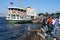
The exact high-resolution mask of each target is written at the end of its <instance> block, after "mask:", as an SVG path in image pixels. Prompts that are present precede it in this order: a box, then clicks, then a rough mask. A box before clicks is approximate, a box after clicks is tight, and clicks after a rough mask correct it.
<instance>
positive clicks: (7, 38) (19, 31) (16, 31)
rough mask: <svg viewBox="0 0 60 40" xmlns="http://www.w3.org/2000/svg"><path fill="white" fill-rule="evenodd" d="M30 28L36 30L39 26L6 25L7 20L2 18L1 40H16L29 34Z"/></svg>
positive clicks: (0, 20)
mask: <svg viewBox="0 0 60 40" xmlns="http://www.w3.org/2000/svg"><path fill="white" fill-rule="evenodd" d="M28 26H30V27H31V29H34V28H36V27H38V24H13V25H12V24H6V18H5V17H0V40H16V39H17V38H19V37H21V36H22V35H23V34H24V33H26V32H28Z"/></svg>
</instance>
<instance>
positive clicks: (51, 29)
mask: <svg viewBox="0 0 60 40" xmlns="http://www.w3.org/2000/svg"><path fill="white" fill-rule="evenodd" d="M39 23H40V27H42V28H43V29H44V30H45V34H49V35H50V36H52V37H55V34H56V35H58V28H59V27H60V17H56V16H54V17H48V18H45V17H44V15H40V21H39Z"/></svg>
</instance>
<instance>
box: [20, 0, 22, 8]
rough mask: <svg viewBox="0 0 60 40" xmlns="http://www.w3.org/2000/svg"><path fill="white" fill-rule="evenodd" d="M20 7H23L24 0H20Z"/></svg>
mask: <svg viewBox="0 0 60 40" xmlns="http://www.w3.org/2000/svg"><path fill="white" fill-rule="evenodd" d="M20 8H22V0H20Z"/></svg>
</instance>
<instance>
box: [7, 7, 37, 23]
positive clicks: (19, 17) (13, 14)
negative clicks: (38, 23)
mask: <svg viewBox="0 0 60 40" xmlns="http://www.w3.org/2000/svg"><path fill="white" fill-rule="evenodd" d="M33 16H36V12H35V10H34V9H31V8H30V7H27V8H25V9H23V8H18V7H9V8H8V14H7V17H6V20H7V23H8V24H25V23H32V22H31V21H32V17H33Z"/></svg>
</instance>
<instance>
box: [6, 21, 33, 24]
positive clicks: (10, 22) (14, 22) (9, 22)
mask: <svg viewBox="0 0 60 40" xmlns="http://www.w3.org/2000/svg"><path fill="white" fill-rule="evenodd" d="M6 22H7V24H26V23H32V22H31V20H6Z"/></svg>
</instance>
